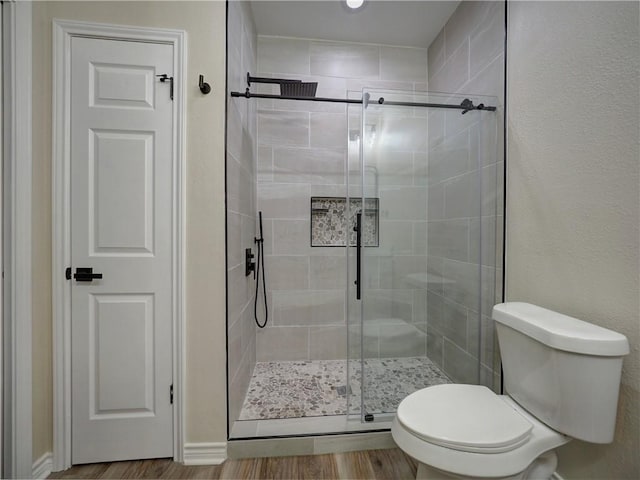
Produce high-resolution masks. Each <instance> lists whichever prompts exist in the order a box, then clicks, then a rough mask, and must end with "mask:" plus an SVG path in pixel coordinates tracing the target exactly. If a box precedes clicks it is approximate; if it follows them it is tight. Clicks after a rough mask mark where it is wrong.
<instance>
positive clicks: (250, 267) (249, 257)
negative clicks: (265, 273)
mask: <svg viewBox="0 0 640 480" xmlns="http://www.w3.org/2000/svg"><path fill="white" fill-rule="evenodd" d="M254 257H255V255H254V254H253V253H251V249H250V248H247V249H245V251H244V276H245V277H248V276H249V275H251V272H255V271H256V262H255V260H254V259H253V258H254Z"/></svg>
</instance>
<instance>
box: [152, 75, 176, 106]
mask: <svg viewBox="0 0 640 480" xmlns="http://www.w3.org/2000/svg"><path fill="white" fill-rule="evenodd" d="M156 77H159V78H160V81H161V82H162V83H164V82H166V81H167V80H168V81H169V98H170V99H171V100H173V77H170V76H169V75H167V74H166V73H163V74H162V75H156Z"/></svg>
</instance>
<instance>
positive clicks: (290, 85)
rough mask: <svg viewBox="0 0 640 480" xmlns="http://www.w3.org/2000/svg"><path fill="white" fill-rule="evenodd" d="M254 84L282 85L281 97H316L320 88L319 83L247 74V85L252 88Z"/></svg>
mask: <svg viewBox="0 0 640 480" xmlns="http://www.w3.org/2000/svg"><path fill="white" fill-rule="evenodd" d="M252 83H273V84H277V85H280V95H281V96H283V97H315V96H316V89H317V88H318V82H303V81H302V80H293V79H289V78H265V77H252V76H251V74H250V73H247V85H248V86H249V87H251V84H252ZM247 91H248V89H247Z"/></svg>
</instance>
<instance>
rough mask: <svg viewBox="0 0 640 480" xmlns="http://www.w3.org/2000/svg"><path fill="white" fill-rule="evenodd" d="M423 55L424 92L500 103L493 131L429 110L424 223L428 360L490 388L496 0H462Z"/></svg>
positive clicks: (497, 202) (499, 74)
mask: <svg viewBox="0 0 640 480" xmlns="http://www.w3.org/2000/svg"><path fill="white" fill-rule="evenodd" d="M428 59H429V90H430V91H437V92H449V93H455V92H465V93H471V94H477V95H492V96H495V97H497V99H498V100H497V102H498V106H499V107H500V108H499V110H498V112H497V113H496V114H495V115H496V122H495V124H493V127H496V128H493V127H492V128H488V125H489V123H486V122H478V121H477V120H478V118H479V117H480V116H479V115H477V114H476V115H474V113H478V112H472V114H467V115H464V116H462V115H460V114H459V112H444V111H434V112H432V113H431V115H430V117H429V165H428V182H429V194H428V209H429V223H428V226H427V231H428V234H427V244H428V247H427V254H428V256H427V268H428V270H429V272H430V273H432V274H434V276H439V277H440V278H442V282H440V283H436V284H430V286H429V292H428V299H427V305H428V307H427V308H428V317H427V318H428V319H429V320H428V332H429V339H428V348H427V349H428V355H429V357H430V358H431V359H432V360H433V361H435V362H436V363H437V364H438V365H440V366H441V367H442V368H443V369H444V370H445V372H446V373H447V374H448V375H450V376H451V377H452V378H453V379H454V380H456V381H460V382H470V383H473V382H475V381H477V378H478V369H477V364H478V359H480V361H481V372H480V378H481V381H482V383H484V384H485V385H488V386H491V387H493V388H495V389H497V388H499V376H498V375H499V371H500V367H499V365H500V364H499V358H498V352H497V343H496V342H495V338H494V331H493V323H492V321H491V319H490V316H491V308H492V306H493V304H494V303H497V302H499V301H500V295H501V288H502V287H501V285H500V282H501V278H502V225H503V222H502V211H503V207H502V191H503V178H502V173H503V159H504V154H503V128H502V125H503V108H502V106H503V105H504V98H503V97H504V95H503V93H504V2H470V1H466V2H462V3H461V4H460V6H459V7H458V8H457V9H456V11H455V12H454V14H453V15H452V16H451V18H450V19H449V20H448V22H447V24H446V25H445V27H444V28H443V29H442V31H441V32H440V33H439V35H438V36H437V37H436V39H435V40H434V41H433V43H432V44H431V45H430V47H429V53H428ZM482 115H490V114H488V113H484V114H482ZM494 145H497V149H496V148H494ZM480 195H481V199H480V201H481V205H480V206H478V204H477V202H478V198H479V196H480ZM479 208H481V209H482V210H481V214H480V213H479ZM480 284H482V288H481V290H480Z"/></svg>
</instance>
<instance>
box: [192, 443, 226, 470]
mask: <svg viewBox="0 0 640 480" xmlns="http://www.w3.org/2000/svg"><path fill="white" fill-rule="evenodd" d="M226 459H227V442H212V443H185V444H184V455H183V462H184V464H185V465H220V464H221V463H222V462H224V461H225V460H226Z"/></svg>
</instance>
